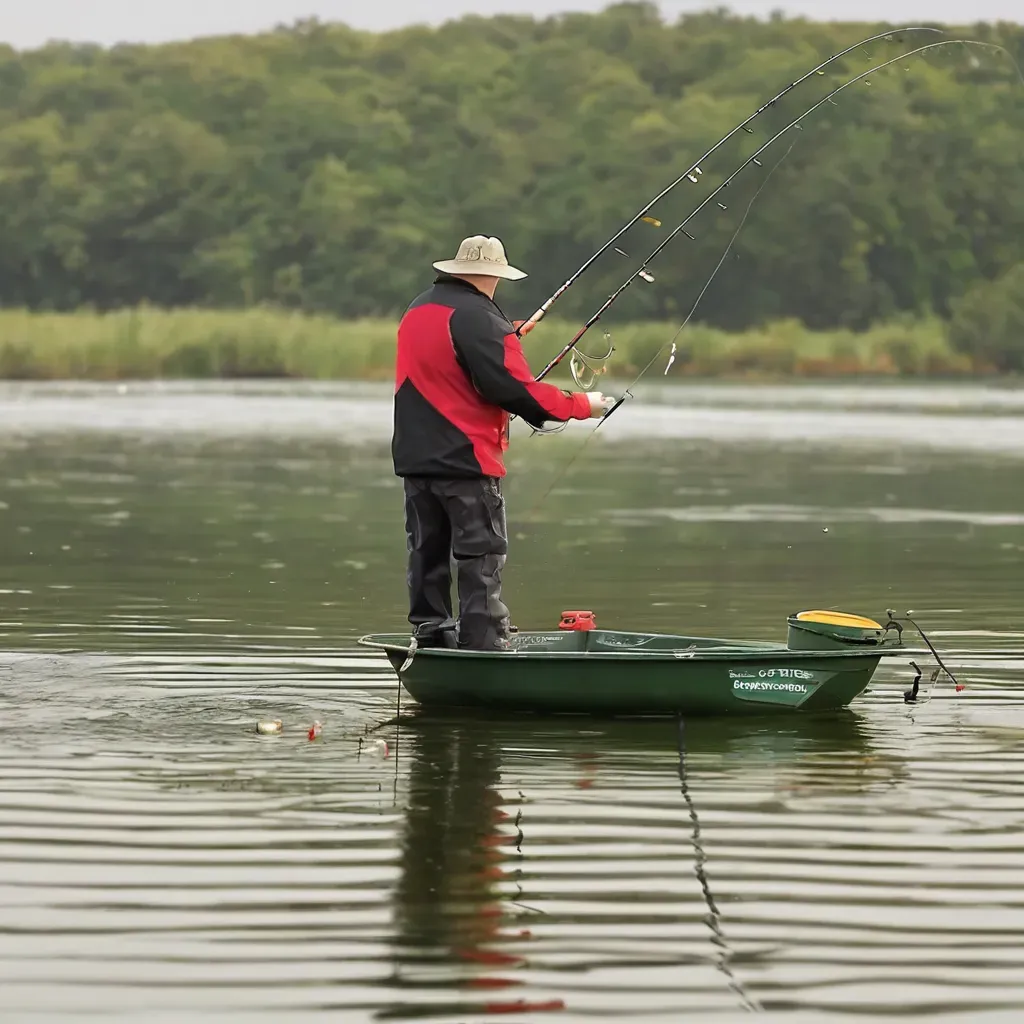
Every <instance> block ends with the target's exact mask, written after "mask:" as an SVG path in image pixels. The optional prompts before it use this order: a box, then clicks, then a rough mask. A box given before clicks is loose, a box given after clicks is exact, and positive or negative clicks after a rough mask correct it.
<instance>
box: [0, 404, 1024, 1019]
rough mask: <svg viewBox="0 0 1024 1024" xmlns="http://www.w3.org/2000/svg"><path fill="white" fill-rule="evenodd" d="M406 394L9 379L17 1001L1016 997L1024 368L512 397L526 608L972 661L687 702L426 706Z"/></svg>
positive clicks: (1022, 866)
mask: <svg viewBox="0 0 1024 1024" xmlns="http://www.w3.org/2000/svg"><path fill="white" fill-rule="evenodd" d="M389 427H390V407H389V404H388V399H387V391H386V389H384V390H383V391H382V390H381V389H375V388H364V387H335V386H310V385H294V386H289V387H281V386H277V385H269V384H267V385H236V386H231V387H225V386H222V385H218V386H193V385H160V386H154V385H128V386H123V387H120V388H119V387H117V386H112V387H97V386H82V385H73V386H69V385H50V386H14V385H10V386H6V387H4V388H2V389H0V526H2V529H3V538H4V543H3V547H2V550H0V634H2V637H3V644H4V653H3V654H2V655H0V737H2V746H0V999H2V1000H3V1005H4V1007H5V1014H9V1015H10V1019H21V1018H22V1017H24V1016H26V1015H28V1014H29V1013H30V1012H33V1011H34V1012H50V1013H52V1014H58V1013H61V1014H68V1015H77V1014H80V1013H84V1012H85V1008H87V1007H88V1008H89V1010H90V1011H91V1012H95V1013H97V1014H99V1015H100V1016H101V1017H106V1018H107V1019H114V1018H115V1017H116V1016H117V1015H118V1014H121V1013H125V1014H133V1013H135V1014H137V1015H139V1016H140V1017H141V1016H143V1015H144V1016H145V1017H146V1019H156V1017H157V1016H158V1015H161V1014H162V1015H165V1016H166V1017H167V1019H174V1018H175V1015H176V1014H178V1015H181V1017H184V1016H187V1017H188V1019H200V1018H201V1017H203V1016H208V1015H213V1014H215V1013H218V1014H219V1013H228V1012H232V1013H236V1014H238V1015H240V1018H244V1019H251V1018H256V1017H259V1016H261V1015H263V1014H266V1015H267V1019H275V1020H283V1019H288V1020H293V1019H305V1017H307V1016H309V1017H328V1016H331V1017H334V1018H336V1019H346V1020H353V1021H354V1020H368V1021H369V1020H385V1019H393V1020H403V1019H414V1018H423V1019H429V1020H438V1021H472V1020H482V1019H484V1018H486V1017H489V1016H491V1015H493V1014H500V1015H502V1016H504V1017H507V1018H511V1019H520V1020H537V1019H547V1018H549V1017H551V1018H554V1019H566V1020H570V1019H574V1020H584V1019H598V1018H605V1019H609V1018H610V1019H618V1018H621V1017H625V1016H627V1015H628V1016H629V1017H630V1018H631V1019H636V1020H644V1021H656V1020H657V1021H661V1020H665V1021H668V1020H678V1019H681V1018H684V1017H691V1018H692V1019H711V1020H723V1021H725V1020H731V1019H734V1017H735V1018H736V1019H738V1018H739V1016H740V1015H743V1016H746V1014H747V1013H748V1012H750V1011H751V1010H753V1011H754V1012H760V1013H762V1014H763V1015H765V1016H767V1017H769V1018H771V1017H773V1016H775V1015H779V1017H780V1018H782V1019H790V1017H791V1015H793V1014H794V1013H796V1012H797V1011H805V1012H808V1013H815V1014H816V1016H815V1018H814V1019H823V1016H824V1017H825V1018H826V1019H827V1018H829V1017H831V1016H833V1015H834V1016H835V1019H837V1020H838V1019H844V1020H849V1019H851V1018H852V1019H858V1018H864V1019H872V1020H876V1019H880V1018H884V1017H892V1016H907V1015H915V1014H916V1015H925V1016H928V1017H929V1018H934V1017H935V1015H937V1014H939V1013H959V1014H963V1015H965V1019H973V1020H977V1019H987V1016H986V1014H987V1013H988V1012H991V1013H992V1014H993V1015H994V1016H993V1018H992V1019H1003V1018H1004V1017H1005V1019H1013V1018H1014V1017H1015V1016H1016V1012H1017V1011H1019V1010H1020V1009H1021V1007H1024V947H1022V943H1021V936H1022V935H1024V885H1022V883H1024V856H1022V854H1024V830H1022V826H1024V797H1022V796H1021V793H1022V792H1024V700H1022V699H1021V697H1020V696H1019V694H1020V692H1021V690H1020V687H1021V680H1022V675H1024V671H1022V670H1024V589H1022V585H1021V582H1020V581H1021V580H1022V579H1024V574H1022V568H1024V528H1022V526H1024V474H1022V472H1021V470H1022V468H1024V400H1022V398H1021V392H1016V391H1012V390H1008V389H997V388H952V387H941V388H908V387H902V386H901V387H892V388H879V387H874V386H872V387H865V388H858V387H851V386H846V387H843V388H825V387H795V388H753V387H751V388H744V387H736V386H731V387H712V386H695V387H690V388H682V389H679V388H677V389H668V390H664V389H658V388H651V389H649V390H648V391H647V392H643V393H642V392H640V391H639V390H638V398H637V400H636V402H635V403H633V404H632V405H631V406H629V407H628V408H626V409H624V411H623V413H622V415H621V417H617V420H616V421H611V422H609V424H608V425H607V428H603V429H602V430H601V431H599V432H598V434H597V435H596V436H595V437H594V438H593V439H591V440H589V441H588V442H587V443H586V447H585V448H583V449H582V450H581V445H582V444H583V443H584V441H585V439H586V437H587V434H588V431H589V429H590V428H589V427H574V428H572V429H570V430H567V431H566V432H565V434H564V435H560V436H555V437H529V436H528V434H527V432H520V433H519V434H517V436H516V438H515V440H514V444H513V452H512V458H511V459H510V476H509V479H508V481H507V486H506V492H507V495H508V504H509V512H510V531H511V534H512V556H511V559H510V565H509V568H508V570H507V575H506V579H507V583H506V597H507V600H508V603H509V604H510V606H511V607H512V611H513V617H514V620H515V621H516V622H517V623H518V624H519V626H520V627H521V628H524V629H534V628H546V627H549V626H550V625H551V624H552V623H554V622H556V621H557V618H558V615H559V613H560V611H561V610H562V609H563V608H568V607H585V608H593V609H594V610H595V611H596V612H597V616H598V620H599V622H600V623H601V624H604V625H609V626H621V627H623V628H639V629H643V628H648V627H649V628H651V629H658V630H676V631H682V632H696V633H708V634H712V635H719V636H720V635H735V636H747V637H763V638H771V639H778V638H780V637H782V636H784V633H785V616H786V615H787V614H788V613H790V612H793V611H796V610H799V609H801V608H808V607H839V608H843V609H845V610H849V611H855V612H860V613H862V614H868V615H873V616H876V617H877V616H880V615H884V614H885V610H886V609H887V608H895V609H897V610H899V611H901V612H905V611H907V610H908V609H909V610H912V611H913V612H914V614H915V618H918V619H919V621H920V622H922V624H924V625H925V627H926V628H927V629H929V633H930V635H931V636H932V637H933V639H934V640H935V641H936V642H938V643H939V644H940V645H941V647H942V649H943V651H944V652H947V653H948V659H947V660H948V664H949V665H950V667H951V668H952V669H953V671H954V672H955V673H956V674H957V675H958V676H959V677H961V678H962V679H963V681H966V682H967V684H968V686H967V689H966V690H965V691H964V692H963V693H961V694H955V693H954V692H953V688H952V686H951V685H950V684H949V682H948V680H945V681H941V682H940V683H939V684H938V685H937V686H936V687H935V688H934V690H932V691H929V690H927V688H926V691H925V693H926V694H927V695H928V698H929V699H926V700H924V701H923V702H922V703H920V704H918V705H916V706H908V705H906V704H904V702H903V700H902V697H901V694H902V691H903V690H904V689H905V688H906V687H907V685H908V684H909V681H910V678H911V675H912V673H911V672H910V671H909V669H908V667H907V666H906V665H905V664H903V663H895V664H892V665H890V666H889V667H887V668H885V669H884V670H880V672H879V673H878V675H877V676H876V679H875V683H874V685H873V687H872V689H871V691H870V692H869V693H868V694H867V695H865V697H863V698H861V699H860V700H858V701H857V702H856V703H855V704H854V706H853V707H852V708H851V709H850V710H849V711H848V712H846V713H844V714H840V715H829V716H823V717H819V718H800V719H786V720H784V721H780V720H771V721H768V720H765V721H754V722H749V721H746V722H711V721H703V722H701V721H692V722H688V723H686V725H685V729H684V732H683V734H682V735H680V733H679V730H678V729H677V726H676V724H675V723H671V722H632V723H628V722H619V723H614V722H611V723H610V722H599V721H586V720H579V719H555V720H538V719H530V718H523V719H495V718H489V717H480V716H474V717H469V716H465V715H457V714H445V715H438V714H431V715H427V714H424V713H423V712H422V711H421V710H419V709H417V708H415V707H414V706H413V703H412V701H411V700H410V699H409V698H408V696H407V695H406V696H405V697H404V698H403V718H404V721H403V724H402V725H401V728H399V727H397V726H396V725H395V724H394V722H393V720H394V717H395V712H396V704H397V698H398V694H397V691H396V686H395V680H394V677H393V675H392V674H391V673H390V671H389V670H388V668H387V666H386V664H384V663H382V662H381V661H380V660H379V659H378V658H377V657H376V656H374V655H372V654H370V653H369V652H367V651H366V650H365V649H363V648H359V647H358V646H356V643H355V641H356V639H357V638H358V637H359V636H360V635H362V634H364V633H367V632H383V631H388V630H398V629H401V628H403V621H404V610H403V601H404V566H403V559H404V551H405V541H404V534H403V532H402V517H401V490H400V486H399V482H398V481H396V480H395V479H394V478H393V476H392V475H391V473H390V466H389V462H388V439H389ZM266 718H280V719H282V720H283V721H284V723H285V730H284V734H283V735H282V736H279V737H262V736H258V735H256V733H255V731H254V728H255V724H256V722H257V721H259V720H261V719H266ZM314 720H319V721H321V722H322V723H323V735H322V737H321V739H320V740H318V741H316V742H310V741H309V740H308V739H307V736H306V730H307V729H308V728H309V725H310V724H311V723H312V722H313V721H314ZM375 738H384V739H386V740H387V742H388V743H389V745H390V749H389V753H388V756H387V757H381V756H379V754H378V753H376V752H375V751H374V750H373V749H372V748H371V746H370V744H371V741H372V740H373V739H375ZM181 1017H179V1018H178V1019H181ZM5 1019H8V1017H7V1016H5Z"/></svg>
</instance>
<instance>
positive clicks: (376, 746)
mask: <svg viewBox="0 0 1024 1024" xmlns="http://www.w3.org/2000/svg"><path fill="white" fill-rule="evenodd" d="M370 751H371V753H374V754H376V755H377V756H378V757H387V756H388V754H390V753H391V748H390V747H389V746H388V741H387V740H374V741H373V742H372V743H371V744H370Z"/></svg>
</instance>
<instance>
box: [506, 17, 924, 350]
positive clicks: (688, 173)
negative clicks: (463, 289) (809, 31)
mask: <svg viewBox="0 0 1024 1024" xmlns="http://www.w3.org/2000/svg"><path fill="white" fill-rule="evenodd" d="M910 32H934V33H936V34H938V35H943V34H944V33H943V31H942V29H938V28H934V27H931V26H923V25H908V26H905V27H904V28H897V29H891V30H889V31H888V32H879V33H877V34H876V35H873V36H868V37H867V38H866V39H861V40H860V41H859V42H856V43H854V44H853V45H852V46H848V47H847V48H846V49H845V50H841V51H840V52H839V53H834V54H832V56H831V57H829V58H828V60H825V61H822V63H820V64H819V65H818V66H817V67H814V68H811V70H810V71H808V72H807V73H806V74H804V75H801V76H800V77H799V78H798V79H796V81H794V82H790V83H789V85H787V86H786V88H785V89H783V90H782V91H781V92H779V93H777V94H776V95H775V96H773V97H772V98H771V99H770V100H768V102H767V103H763V104H762V105H761V106H760V107H758V108H757V110H755V111H754V113H753V114H751V115H750V116H749V117H748V118H747V119H746V120H744V121H741V122H740V123H739V124H738V125H736V127H735V128H733V129H732V130H731V131H730V132H728V134H726V135H723V136H722V138H720V139H719V140H718V141H717V142H716V143H715V144H714V145H713V146H712V147H711V148H710V149H709V150H708V151H707V152H706V153H705V154H704V155H703V156H702V157H700V159H698V160H697V161H696V162H694V163H693V164H691V165H690V166H689V167H688V168H687V169H686V170H685V171H683V173H682V174H680V175H679V177H678V178H676V180H675V181H673V182H672V183H671V184H670V185H668V186H667V187H666V188H664V189H662V191H661V192H659V193H658V194H657V195H656V196H655V197H654V198H653V199H652V200H651V201H650V202H649V203H648V204H647V205H646V206H645V207H644V208H643V209H642V210H640V212H639V213H637V214H636V216H634V217H633V218H632V219H631V220H629V221H627V222H626V223H625V224H624V225H623V226H622V227H621V228H619V230H618V231H617V232H616V233H615V234H614V235H612V237H611V238H610V239H608V241H607V242H605V244H604V245H602V246H601V248H600V249H598V250H597V252H595V253H594V254H593V255H592V256H591V257H590V258H589V259H588V260H587V261H586V262H585V263H584V264H583V265H582V266H581V267H580V268H579V269H578V270H577V271H576V273H574V274H573V275H572V276H571V277H570V278H569V279H568V280H567V281H566V282H565V283H564V284H563V285H561V286H560V287H559V288H557V289H556V290H555V292H554V293H553V294H552V295H551V296H550V297H549V298H548V299H547V300H546V301H545V302H544V303H543V304H542V305H541V306H540V307H539V308H538V309H537V311H536V312H535V313H534V314H533V315H532V316H531V317H530V318H529V320H525V321H523V323H522V324H520V325H519V326H518V327H517V328H516V334H520V335H521V334H522V330H523V328H524V327H525V326H526V324H537V323H540V321H541V320H542V319H543V318H544V317H545V316H546V315H547V313H548V310H550V309H551V307H552V306H553V305H554V304H555V303H556V302H557V301H558V300H559V299H560V298H561V297H562V296H563V295H564V294H565V293H566V292H567V291H568V290H569V289H570V288H571V287H572V286H573V285H574V284H575V283H576V282H577V281H578V280H579V279H580V277H582V276H583V274H585V273H586V271H587V270H589V269H590V268H591V267H592V266H593V265H594V263H596V262H597V260H598V259H600V258H601V257H602V256H603V255H604V254H605V253H606V252H607V251H608V250H609V249H611V248H612V247H613V246H614V245H615V243H616V242H617V241H618V240H619V239H620V238H621V237H622V236H623V235H624V234H625V233H626V232H627V231H628V230H629V229H630V228H631V227H633V226H634V225H635V224H638V223H639V222H640V221H641V220H643V219H644V217H646V216H647V214H648V213H650V211H651V210H652V209H653V208H654V207H655V205H656V204H657V203H659V202H660V201H661V200H662V199H664V198H665V196H667V195H668V194H669V193H670V192H671V191H672V190H673V189H675V188H676V187H677V186H678V185H681V184H682V183H683V182H684V181H686V180H689V181H691V182H696V181H697V178H696V177H695V174H697V175H699V174H703V171H701V169H700V166H701V164H703V163H705V162H706V161H707V160H708V159H710V157H712V156H713V155H714V154H715V153H716V152H717V151H718V150H719V149H721V147H722V146H724V145H725V144H726V143H727V142H728V141H729V140H730V139H732V138H734V137H735V136H736V135H738V134H739V133H740V132H746V133H747V134H753V130H752V129H751V128H750V127H749V125H750V123H751V121H753V120H754V119H755V118H757V117H758V116H759V115H760V114H763V113H764V112H765V111H766V110H768V109H769V108H770V107H774V106H775V104H776V103H778V102H779V100H781V99H783V98H784V97H785V96H787V95H788V94H789V93H790V92H792V91H793V90H794V89H796V88H797V87H798V86H799V85H802V84H803V83H804V82H806V81H807V80H808V79H809V78H813V77H814V76H815V75H823V74H824V73H825V68H827V67H828V66H829V65H830V64H832V63H833V62H834V61H837V60H840V59H841V58H842V57H846V56H847V55H848V54H851V53H853V51H854V50H858V49H861V48H862V47H865V46H868V45H870V44H871V43H875V42H878V40H880V39H882V40H885V41H887V42H890V41H893V40H895V41H896V42H898V43H899V42H902V41H903V40H902V39H901V38H900V37H901V36H903V35H905V34H907V33H910Z"/></svg>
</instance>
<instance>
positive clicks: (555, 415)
mask: <svg viewBox="0 0 1024 1024" xmlns="http://www.w3.org/2000/svg"><path fill="white" fill-rule="evenodd" d="M506 326H507V321H505V320H503V319H499V318H498V317H497V316H495V315H493V314H491V313H489V312H488V311H486V310H484V309H481V308H479V307H475V306H469V307H463V308H460V309H456V310H455V312H454V313H453V314H452V317H451V320H450V321H449V330H450V332H451V338H452V345H453V346H454V348H455V353H456V357H457V358H458V359H459V362H460V365H461V366H462V367H463V368H464V369H465V370H466V372H467V373H468V374H469V376H470V379H471V380H472V382H473V385H474V387H475V388H476V389H477V391H479V392H480V394H481V395H482V396H483V397H484V399H486V400H487V401H488V402H492V403H493V404H494V405H497V406H499V407H500V408H502V409H504V410H505V411H506V412H509V413H511V414H512V415H513V416H521V417H522V418H523V419H524V420H525V421H526V422H527V423H529V424H530V426H531V427H534V428H540V427H542V426H544V424H545V423H547V422H548V421H550V420H560V421H563V422H564V421H565V420H571V419H577V420H585V419H588V418H589V417H590V400H589V399H588V398H587V396H586V395H585V394H583V393H582V392H576V393H575V394H567V393H566V392H564V391H562V390H561V389H560V388H556V387H554V386H553V385H551V384H544V383H543V382H540V381H536V380H534V378H533V374H532V373H530V367H529V366H527V364H526V357H525V356H524V355H523V346H522V344H521V343H520V341H519V336H518V335H517V334H516V333H515V331H512V332H511V333H510V334H506V333H505V327H506Z"/></svg>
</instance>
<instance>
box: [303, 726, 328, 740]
mask: <svg viewBox="0 0 1024 1024" xmlns="http://www.w3.org/2000/svg"><path fill="white" fill-rule="evenodd" d="M323 729H324V727H323V726H322V725H321V724H320V723H319V722H314V723H313V724H312V725H311V726H310V727H309V732H308V733H307V735H308V736H309V738H310V739H311V740H315V739H316V738H317V737H318V736H319V735H320V733H322V732H323Z"/></svg>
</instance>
